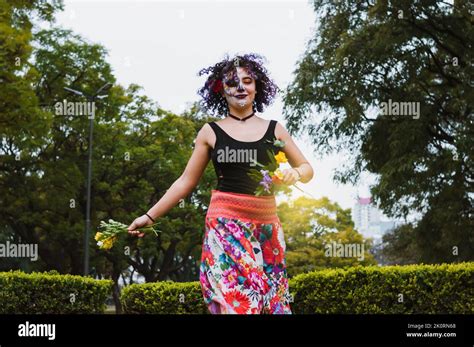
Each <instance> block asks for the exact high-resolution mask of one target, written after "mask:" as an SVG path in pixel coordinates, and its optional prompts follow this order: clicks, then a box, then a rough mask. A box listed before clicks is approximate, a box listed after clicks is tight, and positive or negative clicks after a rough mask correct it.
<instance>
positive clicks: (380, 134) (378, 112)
mask: <svg viewBox="0 0 474 347" xmlns="http://www.w3.org/2000/svg"><path fill="white" fill-rule="evenodd" d="M314 7H315V11H316V12H317V15H318V18H319V27H318V31H317V35H315V38H314V39H312V40H311V42H310V43H309V45H308V49H307V52H306V53H305V55H304V56H303V57H302V58H301V61H300V62H299V63H298V67H297V69H296V71H295V79H294V81H293V82H292V83H291V85H290V86H288V88H287V90H286V93H285V96H284V104H285V108H284V114H285V117H286V119H287V120H288V128H289V131H290V132H291V133H298V132H301V131H303V130H307V131H308V132H309V135H310V136H311V138H312V139H313V143H314V145H315V147H316V148H317V149H318V151H320V152H321V153H324V152H326V153H327V152H331V151H334V150H337V151H343V150H345V151H347V152H348V153H349V154H350V156H351V160H349V161H347V164H345V165H344V166H343V167H342V168H341V170H339V171H338V172H337V173H336V175H335V179H336V180H337V181H339V182H342V183H347V182H352V183H355V182H357V180H358V178H359V175H360V173H361V172H363V171H369V172H371V173H374V174H376V175H377V176H378V181H377V183H376V184H375V185H373V186H372V187H371V193H372V196H373V198H374V201H375V203H376V204H377V205H378V206H379V207H380V208H381V209H382V210H383V211H384V213H385V214H387V215H389V216H392V217H402V218H406V217H407V216H408V214H409V213H412V212H418V213H419V214H421V215H422V218H421V219H420V220H419V221H418V222H417V223H415V225H414V238H416V239H417V240H418V241H417V242H418V243H419V244H424V247H422V248H420V249H419V251H420V252H421V254H420V261H424V262H443V261H448V262H451V261H466V260H473V259H474V239H473V238H472V236H471V234H472V230H473V229H474V207H473V206H474V167H473V155H474V114H473V109H472V105H473V92H472V88H471V85H470V84H471V83H472V82H471V78H470V76H471V75H472V73H471V72H470V70H469V69H471V67H470V65H471V64H472V51H473V50H472V37H473V29H472V25H471V23H470V13H469V6H468V3H467V2H464V1H454V3H453V4H450V3H447V2H443V1H434V0H425V1H417V2H411V1H398V2H388V1H382V0H379V1H375V2H372V1H337V2H332V1H323V0H318V1H315V2H314ZM410 108H411V109H410ZM312 111H316V112H318V113H319V116H318V117H316V119H314V118H312V117H310V115H311V114H313V112H312ZM402 111H403V112H402ZM406 111H408V112H406ZM455 246H457V247H459V253H458V255H453V252H452V249H453V247H455Z"/></svg>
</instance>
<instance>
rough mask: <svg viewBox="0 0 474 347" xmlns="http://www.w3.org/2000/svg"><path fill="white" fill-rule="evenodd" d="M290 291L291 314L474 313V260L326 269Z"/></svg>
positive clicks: (299, 281) (300, 277) (295, 280)
mask: <svg viewBox="0 0 474 347" xmlns="http://www.w3.org/2000/svg"><path fill="white" fill-rule="evenodd" d="M290 289H291V292H292V294H293V295H294V303H293V305H292V309H293V310H294V312H295V313H340V314H345V313H346V314H361V313H384V314H397V313H398V314H472V313H473V312H474V263H458V264H441V265H409V266H387V267H377V266H368V267H362V266H360V267H355V268H348V269H332V270H324V271H319V272H313V273H308V274H301V275H298V276H296V277H295V278H293V279H292V280H291V282H290Z"/></svg>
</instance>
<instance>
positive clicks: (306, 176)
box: [275, 123, 314, 184]
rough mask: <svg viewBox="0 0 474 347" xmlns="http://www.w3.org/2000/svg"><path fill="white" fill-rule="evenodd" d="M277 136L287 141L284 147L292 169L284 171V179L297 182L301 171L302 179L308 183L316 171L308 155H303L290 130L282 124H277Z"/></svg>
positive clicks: (289, 182) (290, 182)
mask: <svg viewBox="0 0 474 347" xmlns="http://www.w3.org/2000/svg"><path fill="white" fill-rule="evenodd" d="M275 136H276V137H277V138H278V139H280V140H282V141H284V142H285V147H283V150H282V151H283V152H285V155H286V157H287V158H288V162H289V163H290V165H291V167H292V169H291V170H285V171H283V173H284V176H283V181H284V182H285V183H286V184H293V183H295V182H296V180H297V178H298V174H297V173H296V172H295V170H297V172H298V173H299V175H300V176H301V178H300V181H301V182H303V183H307V182H309V181H311V179H312V178H313V175H314V172H313V167H312V166H311V165H310V164H309V162H308V160H307V159H306V157H305V156H304V155H303V153H302V152H301V150H300V149H299V148H298V146H297V145H296V144H295V142H294V141H293V139H292V138H291V135H290V134H289V133H288V131H287V130H286V129H285V128H284V127H283V126H282V125H281V124H280V123H277V124H276V128H275Z"/></svg>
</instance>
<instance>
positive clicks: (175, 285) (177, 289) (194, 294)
mask: <svg viewBox="0 0 474 347" xmlns="http://www.w3.org/2000/svg"><path fill="white" fill-rule="evenodd" d="M121 301H122V305H123V308H124V312H125V313H149V314H183V313H190V314H204V313H208V310H207V307H206V305H205V304H204V299H203V296H202V293H201V287H200V284H199V282H187V283H180V282H171V281H165V282H157V283H145V284H132V285H130V286H127V287H125V288H124V289H123V290H122V296H121Z"/></svg>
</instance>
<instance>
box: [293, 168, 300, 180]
mask: <svg viewBox="0 0 474 347" xmlns="http://www.w3.org/2000/svg"><path fill="white" fill-rule="evenodd" d="M293 170H295V171H296V172H297V173H298V179H297V181H299V180H300V179H301V174H300V172H299V171H298V170H297V169H296V168H293Z"/></svg>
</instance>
